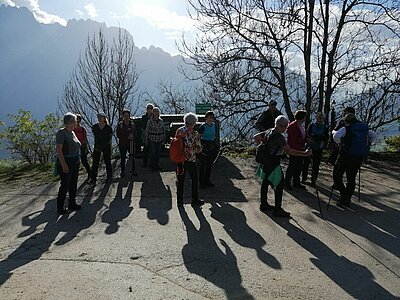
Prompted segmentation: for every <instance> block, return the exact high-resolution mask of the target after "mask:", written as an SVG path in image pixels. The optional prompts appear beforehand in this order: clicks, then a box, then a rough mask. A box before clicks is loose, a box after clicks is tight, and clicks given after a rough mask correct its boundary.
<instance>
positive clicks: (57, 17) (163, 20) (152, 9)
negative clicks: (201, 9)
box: [0, 0, 194, 55]
mask: <svg viewBox="0 0 400 300" xmlns="http://www.w3.org/2000/svg"><path fill="white" fill-rule="evenodd" d="M1 4H6V5H11V6H18V7H23V6H24V7H27V8H28V9H29V10H31V11H32V13H33V14H34V16H35V18H36V19H37V20H38V21H39V22H41V23H45V24H49V23H60V24H61V25H64V26H65V25H66V24H67V22H68V20H69V19H91V20H94V21H97V22H101V23H106V25H107V26H121V27H122V28H125V29H127V30H128V31H129V32H130V33H131V34H132V36H133V39H134V41H135V44H136V46H138V47H143V46H145V47H149V46H150V45H153V46H156V47H160V48H162V49H164V50H165V51H167V52H168V53H170V54H172V55H175V54H178V53H179V51H178V50H177V48H176V46H175V43H176V42H178V43H179V41H180V40H181V38H182V34H183V33H185V36H187V37H188V38H189V40H190V38H191V36H193V32H194V23H193V21H192V20H191V19H190V18H189V17H188V14H187V8H188V4H187V1H186V0H117V1H110V0H89V1H86V0H83V1H82V0H0V5H1Z"/></svg>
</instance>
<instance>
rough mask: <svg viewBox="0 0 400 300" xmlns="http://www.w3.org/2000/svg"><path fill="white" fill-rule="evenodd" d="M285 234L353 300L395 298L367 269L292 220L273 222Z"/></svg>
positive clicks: (276, 220)
mask: <svg viewBox="0 0 400 300" xmlns="http://www.w3.org/2000/svg"><path fill="white" fill-rule="evenodd" d="M272 220H273V221H274V222H276V224H278V225H279V226H281V227H282V228H284V229H285V230H286V231H287V235H288V236H289V237H290V238H292V239H293V240H294V241H295V242H296V243H297V244H299V245H300V246H301V247H303V248H304V249H305V250H307V251H308V252H309V253H311V254H312V255H313V256H314V257H312V258H310V261H311V262H312V263H313V264H314V265H315V266H316V267H317V268H318V269H319V270H321V271H322V272H323V273H324V274H325V275H326V276H328V277H329V278H330V279H331V280H332V281H333V282H335V283H336V284H337V285H338V286H340V287H341V288H342V289H343V290H344V291H346V293H348V294H349V295H350V296H352V297H353V298H355V299H394V298H395V296H394V295H392V294H391V293H390V292H389V291H387V290H386V289H385V288H383V287H382V286H381V285H379V284H378V283H377V282H376V281H374V276H373V274H372V273H371V271H370V270H368V268H366V267H365V266H363V265H360V264H357V263H355V262H352V261H351V260H349V259H348V258H346V257H345V256H339V255H338V254H336V253H335V252H334V251H332V249H330V248H329V247H328V246H327V245H325V244H324V243H323V242H321V241H320V240H319V239H317V238H316V237H314V236H312V235H311V234H309V233H307V232H306V231H305V230H303V229H300V228H299V227H301V226H300V225H299V227H298V226H296V225H294V224H293V223H292V222H296V221H295V220H293V219H292V220H288V219H279V220H278V219H272Z"/></svg>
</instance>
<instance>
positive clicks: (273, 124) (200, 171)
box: [56, 100, 377, 217]
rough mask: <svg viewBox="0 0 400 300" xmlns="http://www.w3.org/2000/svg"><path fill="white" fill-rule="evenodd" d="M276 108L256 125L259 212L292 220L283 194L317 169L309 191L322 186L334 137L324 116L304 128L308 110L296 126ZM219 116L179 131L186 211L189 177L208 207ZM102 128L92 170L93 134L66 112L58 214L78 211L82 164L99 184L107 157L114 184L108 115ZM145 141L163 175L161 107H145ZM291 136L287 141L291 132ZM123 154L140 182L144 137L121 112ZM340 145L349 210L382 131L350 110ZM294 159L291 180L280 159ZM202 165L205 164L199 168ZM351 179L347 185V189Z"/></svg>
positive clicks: (189, 121)
mask: <svg viewBox="0 0 400 300" xmlns="http://www.w3.org/2000/svg"><path fill="white" fill-rule="evenodd" d="M276 106H277V102H276V101H274V100H272V101H270V102H269V105H268V109H267V110H266V111H264V112H263V113H262V114H261V115H260V116H259V117H258V119H257V121H256V123H255V128H256V129H257V130H258V131H259V133H257V134H256V135H255V136H254V139H255V141H256V143H258V144H259V146H258V148H257V155H256V156H257V157H256V160H257V162H259V164H260V168H261V170H262V184H261V193H260V199H261V204H260V210H261V211H262V212H266V211H272V212H273V213H272V214H273V216H275V217H289V216H290V213H289V212H287V211H285V210H284V209H283V208H282V196H283V190H284V189H286V190H289V191H290V190H293V189H294V188H295V189H306V186H305V185H304V184H306V183H307V179H308V173H309V167H310V164H311V182H310V183H309V184H310V186H312V187H315V186H316V181H317V179H318V174H319V168H320V163H321V158H322V153H323V150H324V149H325V148H326V147H327V144H328V140H329V138H330V135H331V133H330V132H329V129H328V126H327V125H326V123H325V115H324V114H323V113H322V112H318V113H317V114H316V116H315V122H312V123H311V124H310V125H309V126H308V127H307V128H305V126H304V124H305V120H306V116H307V112H306V111H305V110H298V111H296V112H295V114H294V121H292V122H290V123H289V121H288V119H287V118H286V117H285V116H283V115H282V113H281V112H280V111H279V110H278V109H277V108H276ZM214 117H215V116H214V112H212V111H208V112H207V113H206V114H205V119H206V121H205V122H204V123H203V124H202V125H201V126H200V127H199V128H196V129H195V126H196V124H197V123H198V118H197V116H196V114H194V113H187V114H186V115H184V117H183V122H184V126H182V127H180V128H178V129H177V131H176V134H175V137H176V138H177V139H181V140H182V142H183V143H182V144H183V156H184V157H183V160H182V161H180V162H177V171H176V175H177V205H178V207H182V206H183V193H184V181H185V175H186V173H189V176H190V179H191V196H192V202H191V204H192V206H201V205H203V204H204V201H202V200H200V198H199V193H198V190H199V185H200V188H212V187H214V184H213V183H212V182H211V180H210V178H211V170H212V165H213V163H214V161H215V158H216V157H217V155H218V152H219V145H218V143H217V129H216V124H215V122H214ZM97 118H98V123H96V124H94V125H93V126H92V128H91V129H92V133H93V136H94V149H93V155H92V156H93V164H92V167H90V166H89V163H88V160H87V154H88V148H89V147H88V139H87V131H86V129H85V128H84V127H82V126H81V121H82V117H81V116H80V115H79V114H73V113H67V114H65V115H64V128H62V129H60V130H59V131H58V132H57V135H56V152H57V157H58V160H57V164H56V166H57V170H58V172H57V173H58V174H59V175H60V178H61V185H60V188H59V192H58V196H57V211H58V213H59V214H66V213H68V212H69V211H73V210H79V209H81V206H80V205H78V204H77V203H76V191H77V182H78V174H79V165H80V162H82V164H83V166H84V167H85V169H86V171H87V173H88V180H89V183H91V184H95V183H96V179H97V173H98V168H99V163H100V157H101V154H103V159H104V162H105V165H106V174H107V179H106V181H107V182H111V181H112V180H113V171H112V166H111V151H112V137H113V129H112V127H111V126H110V125H109V124H108V120H107V118H106V115H105V114H104V113H98V114H97ZM141 121H142V124H141V125H142V129H143V130H142V131H143V134H142V140H143V145H144V147H143V167H146V166H147V164H148V162H149V161H150V168H151V170H152V171H154V172H157V171H160V170H161V167H160V153H161V149H162V148H163V147H164V143H165V139H166V129H165V124H164V122H163V120H162V118H160V109H159V108H157V107H154V105H152V104H148V105H147V106H146V114H145V115H143V116H142V119H141ZM285 132H286V133H287V137H285V136H284V133H285ZM116 135H117V138H118V148H119V152H120V162H121V167H120V168H121V174H120V177H121V178H123V177H124V176H125V169H126V158H127V154H128V153H129V156H130V157H131V161H132V163H131V170H130V173H131V175H132V176H137V172H136V165H135V148H136V143H137V141H138V131H137V129H136V126H135V124H134V122H133V121H132V119H131V114H130V111H129V110H124V111H123V112H122V120H121V121H120V122H119V123H118V125H117V128H116ZM332 135H333V140H334V141H335V142H336V143H337V144H338V146H336V147H334V149H335V151H333V154H332V161H334V163H333V164H334V170H333V179H334V186H335V187H336V188H337V189H338V190H339V192H340V200H339V202H338V205H339V206H341V207H349V206H350V201H351V197H352V195H353V193H354V190H355V179H356V176H357V172H358V170H359V169H360V166H361V163H362V161H363V158H364V157H365V155H366V154H367V152H368V150H369V146H370V144H371V143H372V142H374V140H375V139H376V138H377V135H376V133H374V132H373V131H371V130H369V129H368V126H367V125H366V124H364V123H363V122H360V121H359V120H357V118H356V116H355V110H354V108H353V107H347V108H346V109H345V110H344V112H343V120H341V121H340V122H339V124H338V125H337V126H336V128H335V129H334V130H333V131H332ZM285 153H286V154H288V155H289V164H288V167H287V169H286V174H285V175H284V174H283V171H282V167H281V159H282V157H284V156H285ZM198 162H199V164H198ZM345 173H346V179H347V183H346V185H345V184H344V183H343V175H344V174H345ZM269 186H272V187H273V189H274V193H275V205H274V206H273V205H271V204H269V203H268V200H267V195H268V187H269ZM67 192H68V194H69V199H68V209H66V208H65V206H64V202H65V200H66V195H67Z"/></svg>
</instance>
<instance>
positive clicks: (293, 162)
mask: <svg viewBox="0 0 400 300" xmlns="http://www.w3.org/2000/svg"><path fill="white" fill-rule="evenodd" d="M303 161H304V159H303V157H301V156H293V155H290V157H289V166H288V168H287V170H286V180H285V184H286V185H290V182H291V180H292V178H293V185H294V186H296V185H300V174H301V171H302V170H303Z"/></svg>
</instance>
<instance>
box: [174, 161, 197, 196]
mask: <svg viewBox="0 0 400 300" xmlns="http://www.w3.org/2000/svg"><path fill="white" fill-rule="evenodd" d="M182 168H183V172H179V173H178V176H177V177H178V186H177V199H178V203H183V187H184V185H185V175H186V173H187V172H189V175H190V179H191V183H192V203H193V202H196V201H198V200H199V190H198V188H199V187H198V182H199V176H198V174H197V164H196V163H195V162H192V161H185V162H184V163H180V164H178V170H182Z"/></svg>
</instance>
